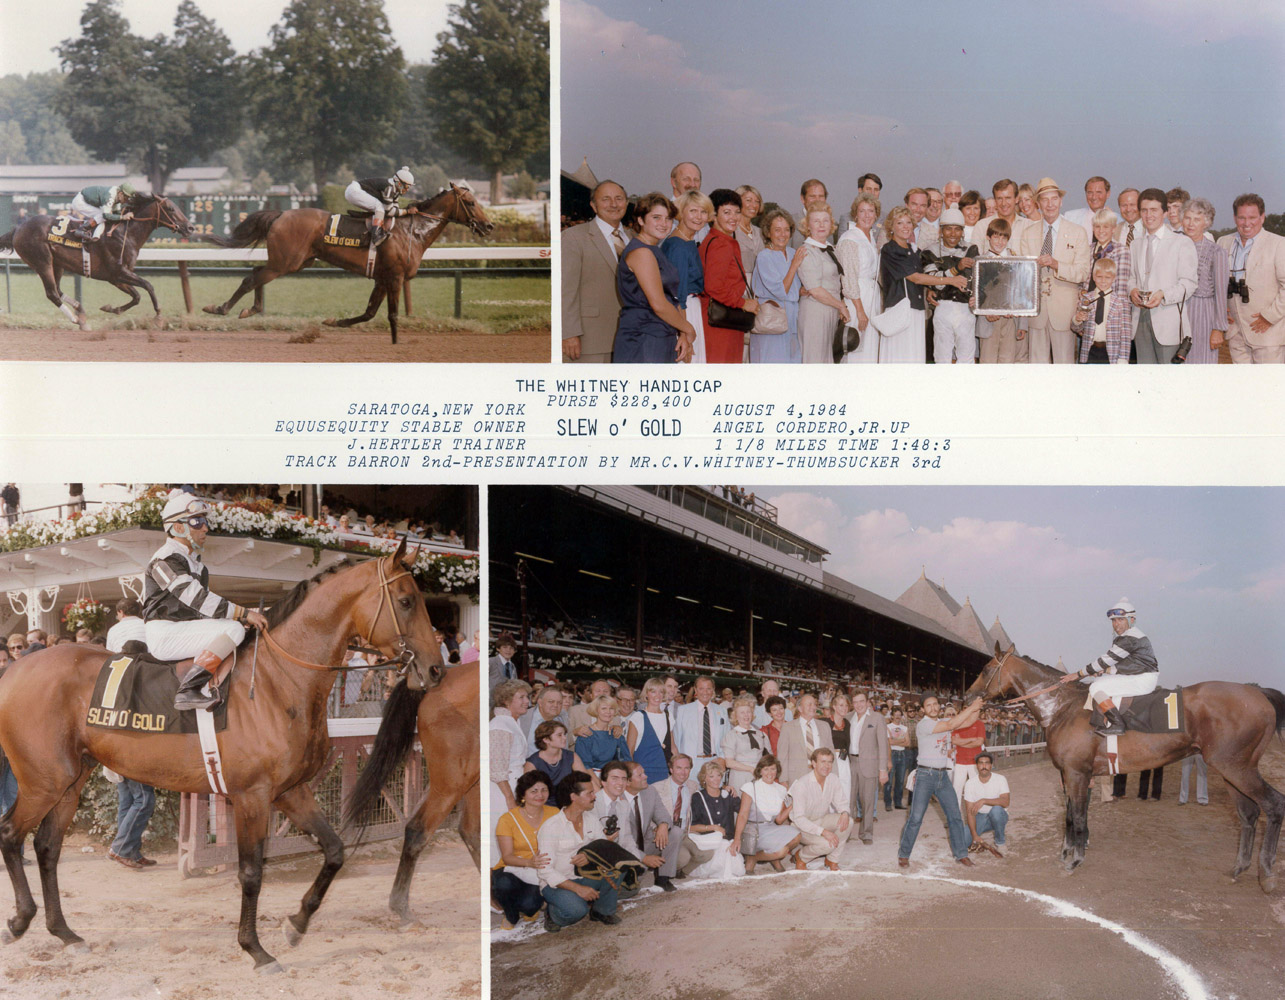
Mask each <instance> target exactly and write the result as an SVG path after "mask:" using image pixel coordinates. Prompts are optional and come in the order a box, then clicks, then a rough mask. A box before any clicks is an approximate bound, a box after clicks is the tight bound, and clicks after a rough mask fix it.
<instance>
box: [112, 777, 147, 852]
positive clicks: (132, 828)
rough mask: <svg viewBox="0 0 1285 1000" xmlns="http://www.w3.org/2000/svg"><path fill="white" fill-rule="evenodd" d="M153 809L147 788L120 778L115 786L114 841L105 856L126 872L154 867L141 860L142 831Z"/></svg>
mask: <svg viewBox="0 0 1285 1000" xmlns="http://www.w3.org/2000/svg"><path fill="white" fill-rule="evenodd" d="M155 808H156V792H155V790H153V788H152V786H151V785H144V784H142V783H141V782H137V781H131V780H130V779H129V778H122V779H121V782H120V784H118V785H117V786H116V839H115V840H113V841H112V846H111V847H110V848H108V850H107V856H108V857H109V858H111V859H112V860H113V861H116V862H118V863H120V864H122V865H124V866H125V867H126V868H133V869H139V868H150V867H151V866H152V865H154V864H156V862H155V861H153V860H152V859H151V858H145V857H143V831H144V830H146V829H147V823H148V821H149V820H150V819H151V818H152V811H153V810H154V809H155Z"/></svg>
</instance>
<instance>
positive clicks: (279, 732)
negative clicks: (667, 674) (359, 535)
mask: <svg viewBox="0 0 1285 1000" xmlns="http://www.w3.org/2000/svg"><path fill="white" fill-rule="evenodd" d="M413 560H414V552H413V551H412V552H410V553H408V552H407V551H406V541H405V539H403V540H402V542H401V544H400V545H399V546H398V547H397V551H396V552H395V553H394V554H393V555H391V556H381V557H380V558H378V559H371V560H369V561H368V562H365V563H362V564H360V565H358V566H352V567H349V568H346V569H344V570H341V571H339V572H336V573H333V574H331V575H324V574H323V576H322V577H320V578H318V579H317V580H315V581H311V582H305V583H303V584H300V585H299V586H298V587H296V588H295V591H294V592H292V593H291V594H290V595H288V596H287V597H286V598H285V599H283V600H282V601H280V602H278V603H277V604H276V605H274V607H273V608H272V609H271V610H270V611H269V612H268V613H267V618H268V623H269V630H268V631H267V632H265V633H263V635H262V636H261V638H263V639H264V642H263V643H261V644H258V645H257V647H256V649H255V652H254V654H253V655H254V665H253V669H247V668H248V667H250V656H251V654H250V652H249V651H248V648H247V647H248V646H249V644H250V643H252V642H254V641H255V640H254V639H252V638H247V639H246V641H245V643H243V644H242V647H241V649H240V651H239V656H240V659H241V661H242V662H241V666H240V668H239V669H236V670H234V671H233V674H232V680H231V688H230V691H229V696H228V713H227V729H226V730H224V732H223V733H222V734H221V736H220V739H219V743H220V747H221V752H222V764H223V766H222V770H223V779H224V782H225V784H226V786H227V789H228V797H229V798H230V799H231V802H232V811H233V815H234V818H235V824H236V840H237V855H238V876H239V879H240V882H241V922H240V927H239V929H238V932H237V940H238V941H239V942H240V944H241V947H242V948H244V949H245V950H246V951H247V952H248V953H249V954H250V955H251V957H252V958H253V959H254V964H255V968H256V969H257V970H259V971H265V972H278V971H280V969H281V967H280V966H279V965H278V964H277V963H276V961H275V960H274V959H273V957H272V956H271V955H270V954H268V952H267V951H265V950H264V948H263V946H262V945H261V944H260V943H259V934H258V930H257V928H256V922H257V916H258V902H259V890H260V886H261V884H262V881H263V853H264V844H265V841H266V840H267V836H268V819H269V813H270V809H271V807H273V806H275V807H276V808H277V809H280V810H281V811H282V812H283V813H285V815H286V816H287V817H289V818H290V820H292V821H293V822H294V824H295V826H297V827H298V828H299V829H300V830H302V831H303V832H304V833H306V834H309V835H310V836H312V837H314V838H315V839H316V840H317V841H318V842H319V843H320V845H321V848H322V851H323V852H324V854H325V861H324V863H323V864H322V867H321V871H320V872H319V873H318V875H317V877H316V880H315V881H314V882H313V884H312V886H311V888H310V889H309V890H308V892H307V893H306V894H305V896H304V897H303V901H302V904H301V906H300V908H299V912H298V913H296V914H294V915H293V916H290V917H287V918H286V923H285V924H283V929H284V930H285V933H286V936H287V938H288V939H289V940H291V941H292V942H293V941H297V940H298V937H299V936H300V935H302V934H303V933H304V932H305V931H307V929H308V922H309V920H310V919H311V918H312V915H313V914H314V913H315V912H316V910H317V908H318V907H319V906H320V905H321V901H322V898H323V897H324V896H325V893H326V889H327V888H328V887H329V885H330V883H331V881H332V880H333V879H334V877H335V873H336V872H338V871H339V869H340V867H341V866H342V865H343V861H344V848H343V841H342V840H341V839H340V837H339V835H338V834H337V833H336V832H335V831H334V830H333V829H332V828H331V826H330V824H329V822H327V820H326V818H325V816H324V815H323V814H322V812H321V810H320V808H319V807H318V806H317V802H316V800H315V799H314V798H313V794H312V790H311V788H310V787H309V784H308V783H309V781H310V780H311V779H312V778H314V777H315V776H316V775H317V773H318V772H319V771H320V770H321V768H322V766H323V765H324V763H325V761H326V757H327V753H328V749H329V745H330V738H329V735H328V733H327V728H326V701H327V696H328V694H329V692H330V689H331V687H332V685H333V684H334V679H335V673H334V671H335V669H336V667H337V666H338V665H340V664H342V663H343V660H344V651H345V649H346V647H347V645H348V642H349V639H350V638H351V637H352V636H354V635H359V636H363V637H365V639H366V640H367V641H368V642H369V644H370V645H372V646H374V647H375V648H376V649H378V650H379V651H380V652H381V653H383V654H384V655H385V656H390V657H400V658H401V660H402V661H403V663H404V664H405V667H406V669H407V672H408V675H409V674H410V673H412V672H413V673H414V674H415V675H416V677H417V682H418V683H420V684H422V685H424V686H432V685H436V684H438V683H440V681H441V678H442V670H443V667H442V657H441V652H440V649H439V646H438V644H437V642H436V640H435V639H434V636H433V626H432V623H431V622H430V621H429V617H428V611H427V609H426V608H425V605H424V601H423V599H422V598H421V596H420V593H419V589H418V588H417V587H416V585H415V582H414V580H413V578H412V577H411V572H410V566H411V565H412V564H413ZM102 663H103V651H102V649H101V648H95V647H87V646H77V645H75V644H71V643H67V644H63V645H59V646H54V647H51V648H49V649H47V650H43V651H41V652H38V653H35V654H33V655H31V656H27V657H24V658H23V659H22V660H21V662H18V663H15V664H13V665H11V666H10V667H9V669H8V670H7V671H6V672H5V674H4V676H3V677H0V744H2V745H3V747H4V751H5V753H6V754H7V755H8V757H9V761H10V764H11V765H12V767H13V771H14V774H15V775H16V776H17V779H18V799H17V801H16V802H15V803H14V805H13V807H12V808H11V809H10V810H9V812H7V813H6V814H5V816H4V817H3V819H2V820H0V851H2V852H3V855H4V861H5V866H6V867H7V868H8V869H9V878H10V879H11V880H12V882H13V890H14V901H15V913H14V916H13V917H12V918H10V920H9V921H8V925H7V928H6V929H5V930H4V932H3V933H2V934H0V940H3V941H4V942H6V943H7V942H10V941H13V940H15V939H17V938H19V937H21V936H22V934H23V933H24V932H25V931H26V930H27V927H28V925H29V924H30V923H31V919H32V917H33V916H34V915H35V912H36V904H35V901H34V900H33V899H32V896H31V890H30V888H29V887H28V885H27V876H26V874H25V873H24V872H23V869H22V860H21V858H20V857H19V855H18V850H19V847H20V845H21V844H22V841H23V838H24V837H25V836H26V835H27V834H28V833H29V832H31V831H32V830H33V829H34V830H36V838H35V846H36V858H37V861H38V862H39V866H40V881H41V886H42V888H43V890H44V899H45V926H46V927H48V929H49V932H50V933H51V934H53V935H54V936H55V937H57V938H59V939H61V940H62V941H63V943H64V944H65V945H68V946H73V947H74V948H75V949H76V950H79V951H84V950H87V948H86V947H85V945H84V942H83V940H82V938H80V936H79V935H77V934H75V933H74V932H73V931H72V930H71V929H70V928H69V927H68V926H67V922H66V920H65V919H64V917H63V913H62V904H61V901H60V899H59V896H58V855H59V853H60V851H61V849H62V841H63V835H64V834H65V832H66V829H67V827H68V826H69V825H70V823H71V820H72V817H73V816H74V815H75V812H76V804H77V801H78V799H79V798H80V791H81V788H82V787H83V786H84V784H85V781H86V780H87V779H88V777H89V774H90V771H92V770H93V768H94V766H95V762H101V763H102V764H104V765H106V766H107V767H110V768H111V769H112V770H114V771H117V772H119V773H120V774H123V775H124V776H125V777H127V778H133V779H134V780H136V781H141V782H144V783H146V784H149V785H154V786H156V787H159V788H168V789H172V790H174V791H179V792H194V793H198V794H206V793H208V792H209V791H210V785H209V783H208V781H207V778H206V772H205V767H204V765H203V763H202V754H201V747H200V743H199V741H198V738H197V737H196V736H195V735H191V736H186V735H169V734H148V735H140V734H137V733H132V732H122V731H118V730H107V729H100V728H91V727H89V726H87V725H86V722H85V719H86V714H87V711H88V709H89V707H90V699H91V697H92V694H93V690H94V683H95V679H96V678H97V675H98V672H99V668H100V667H101V666H102ZM330 665H334V666H330ZM252 683H253V687H252ZM252 693H253V695H254V696H253V697H251V694H252ZM476 724H477V723H476V719H474V726H476Z"/></svg>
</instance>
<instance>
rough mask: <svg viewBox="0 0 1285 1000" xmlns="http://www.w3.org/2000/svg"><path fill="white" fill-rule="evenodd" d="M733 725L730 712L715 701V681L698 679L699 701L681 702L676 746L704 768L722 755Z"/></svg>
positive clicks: (675, 724) (698, 766) (675, 733)
mask: <svg viewBox="0 0 1285 1000" xmlns="http://www.w3.org/2000/svg"><path fill="white" fill-rule="evenodd" d="M729 728H730V725H729V723H728V721H727V712H726V711H724V710H723V709H722V708H719V706H718V705H716V704H714V680H713V678H711V677H698V678H696V700H695V701H693V702H691V703H689V704H687V705H679V706H678V709H677V711H676V712H675V719H674V745H675V746H676V748H677V749H678V752H679V753H685V754H687V756H689V757H690V758H691V759H692V766H693V767H694V768H695V769H696V771H697V772H698V773H699V771H700V769H701V768H702V767H703V766H704V765H705V764H707V763H708V762H709V761H711V760H713V759H714V758H715V757H718V756H720V755H721V754H720V749H721V747H722V745H723V737H724V736H725V735H726V734H727V730H728V729H729Z"/></svg>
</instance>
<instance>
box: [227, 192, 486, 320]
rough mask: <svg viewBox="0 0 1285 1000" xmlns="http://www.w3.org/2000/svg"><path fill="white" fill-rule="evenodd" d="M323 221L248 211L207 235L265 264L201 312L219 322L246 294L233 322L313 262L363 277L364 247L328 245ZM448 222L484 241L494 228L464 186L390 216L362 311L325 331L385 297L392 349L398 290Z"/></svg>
mask: <svg viewBox="0 0 1285 1000" xmlns="http://www.w3.org/2000/svg"><path fill="white" fill-rule="evenodd" d="M330 215H331V213H329V212H327V211H325V210H324V209H320V208H294V209H289V210H288V211H284V212H280V211H270V212H255V213H254V214H253V215H250V216H247V217H246V218H245V220H244V221H242V222H241V223H240V224H238V225H237V227H236V229H234V230H233V231H232V235H231V236H226V237H224V236H212V237H207V239H208V240H209V241H210V242H212V243H216V244H218V245H219V246H221V247H252V246H255V245H257V244H259V243H266V244H267V248H268V262H267V264H265V265H264V266H263V267H256V268H255V269H254V270H253V271H252V272H250V274H249V275H247V276H246V278H245V280H244V281H242V282H241V284H240V286H239V287H238V288H237V290H236V291H235V292H233V293H232V297H231V298H230V299H228V300H227V301H226V302H224V303H223V305H221V306H206V307H205V311H206V312H207V313H213V314H214V315H216V316H226V315H227V313H228V310H230V309H231V308H232V307H233V306H234V305H235V304H236V302H237V300H238V299H240V298H241V296H243V295H244V294H245V293H246V292H251V291H252V292H254V305H253V306H250V307H249V308H246V309H242V310H241V314H240V318H241V319H245V318H246V317H247V316H254V315H255V314H257V313H260V312H262V311H263V292H262V288H263V286H264V285H266V284H267V283H268V282H269V281H273V280H274V279H276V278H279V277H281V276H282V275H283V274H294V273H295V272H296V271H298V270H301V269H302V268H304V267H307V266H308V265H309V264H311V263H312V262H313V261H314V260H324V261H325V262H326V263H328V264H334V265H336V266H338V267H342V268H343V269H344V270H346V271H353V272H355V273H357V274H365V273H366V263H367V258H368V255H369V245H366V246H336V245H332V244H328V243H326V242H325V236H326V229H327V226H328V223H329V219H330ZM449 222H458V223H460V224H461V225H465V226H468V227H469V228H470V229H471V230H473V232H474V233H476V234H477V235H478V236H486V235H488V234H489V233H490V232H491V230H492V229H494V228H495V227H494V226H493V225H492V224H491V222H490V220H488V219H487V217H486V213H485V212H483V211H482V206H481V205H479V204H478V203H477V199H476V198H474V197H473V192H472V191H471V190H470V189H469V188H468V187H467V186H466V185H455V184H452V185H450V186H449V187H447V188H446V189H445V190H443V191H439V192H438V193H437V194H435V195H434V196H433V197H432V198H428V199H426V200H424V201H420V202H416V203H415V204H413V205H411V206H410V207H409V208H408V209H406V212H405V213H404V214H403V215H401V216H398V218H397V224H396V225H395V226H394V227H393V231H392V233H391V234H390V235H389V237H388V239H386V240H384V242H383V243H382V244H381V245H380V247H379V249H378V250H377V251H376V252H375V269H374V273H373V274H372V275H371V277H373V278H374V280H375V290H374V291H373V292H371V293H370V301H369V302H368V303H367V304H366V311H365V312H364V313H362V314H361V315H360V316H353V317H351V318H350V319H333V320H326V325H327V326H353V325H354V324H357V323H365V322H366V321H367V320H369V319H372V318H373V317H374V315H375V313H377V312H378V311H379V306H380V303H381V302H383V301H384V298H385V296H387V298H388V326H389V329H390V330H391V332H392V337H393V343H394V344H395V343H397V308H398V300H399V299H400V298H401V294H402V289H403V287H404V286H405V284H406V282H408V281H410V280H411V279H412V278H414V277H415V275H416V273H417V272H418V271H419V264H420V260H421V259H422V258H423V256H424V251H425V250H426V249H428V247H429V246H431V245H432V243H433V242H434V241H435V240H436V239H437V238H438V237H439V236H441V235H442V232H443V230H445V229H446V225H447V223H449Z"/></svg>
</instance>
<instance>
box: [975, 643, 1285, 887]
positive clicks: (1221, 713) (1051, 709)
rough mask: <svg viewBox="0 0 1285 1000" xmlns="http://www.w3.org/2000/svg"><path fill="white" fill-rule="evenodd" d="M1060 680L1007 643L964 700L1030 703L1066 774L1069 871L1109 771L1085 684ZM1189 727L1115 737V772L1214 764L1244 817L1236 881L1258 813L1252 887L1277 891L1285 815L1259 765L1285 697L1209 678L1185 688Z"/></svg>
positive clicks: (1284, 725)
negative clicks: (1098, 782)
mask: <svg viewBox="0 0 1285 1000" xmlns="http://www.w3.org/2000/svg"><path fill="white" fill-rule="evenodd" d="M1069 676H1073V675H1067V674H1063V673H1062V672H1061V671H1058V670H1054V669H1053V668H1052V667H1046V666H1044V665H1042V664H1038V663H1032V662H1030V661H1029V660H1025V659H1023V658H1022V657H1020V656H1018V655H1017V654H1016V653H1015V652H1014V651H1013V647H1012V646H1010V647H1009V649H1008V651H1007V652H1001V650H1000V648H999V644H998V643H997V644H996V646H995V655H994V656H993V657H992V658H991V660H990V662H989V663H987V664H986V666H985V667H984V668H983V669H982V672H981V674H980V675H979V676H978V678H977V680H975V681H974V682H973V685H972V687H970V688H969V689H968V692H967V693H966V694H965V695H964V699H965V701H969V700H971V699H972V698H974V697H981V698H985V699H987V700H988V701H990V700H996V699H1000V698H1008V697H1012V698H1014V699H1016V700H1021V701H1026V702H1027V703H1029V705H1030V709H1031V713H1032V714H1033V715H1034V716H1035V718H1036V719H1037V720H1038V721H1039V724H1040V725H1041V726H1042V727H1043V728H1044V730H1045V732H1046V733H1047V734H1048V736H1047V738H1048V752H1049V758H1050V759H1051V760H1052V761H1053V764H1054V765H1055V766H1056V767H1057V769H1058V770H1059V771H1061V772H1062V786H1063V788H1064V789H1065V791H1066V832H1065V836H1064V837H1063V841H1062V862H1063V864H1064V865H1065V867H1066V870H1067V871H1068V872H1070V871H1074V870H1075V869H1076V868H1078V867H1079V866H1080V864H1082V863H1083V861H1084V851H1085V848H1086V847H1087V846H1088V840H1089V823H1088V817H1089V786H1090V783H1091V780H1092V778H1093V777H1094V776H1095V775H1103V774H1108V773H1110V769H1109V767H1108V761H1107V757H1106V739H1105V737H1102V736H1099V735H1098V734H1097V733H1095V732H1094V731H1093V730H1092V729H1091V728H1090V727H1089V710H1088V709H1087V708H1085V700H1086V697H1087V692H1086V688H1085V686H1084V685H1082V684H1079V683H1067V678H1068V677H1069ZM1182 697H1183V706H1184V712H1185V720H1184V721H1185V726H1186V728H1185V730H1184V731H1183V732H1175V733H1142V732H1136V731H1130V732H1126V733H1125V734H1124V735H1122V736H1121V737H1120V741H1119V756H1118V763H1119V770H1120V772H1121V773H1129V772H1132V771H1145V770H1148V769H1149V768H1157V767H1163V766H1164V765H1165V764H1168V763H1171V762H1172V761H1175V760H1181V759H1182V758H1183V757H1190V756H1191V755H1193V754H1195V753H1201V754H1204V757H1205V762H1206V763H1207V764H1209V766H1210V767H1213V768H1215V769H1216V770H1217V771H1218V773H1219V774H1221V775H1222V776H1223V779H1224V780H1225V781H1226V782H1227V784H1228V785H1229V786H1230V787H1231V789H1232V792H1233V794H1234V797H1235V800H1236V812H1237V813H1238V814H1239V815H1240V850H1239V852H1238V853H1237V855H1236V865H1235V867H1234V868H1233V869H1232V872H1231V877H1232V879H1233V880H1235V879H1237V878H1239V877H1240V875H1241V874H1242V873H1243V872H1245V871H1247V870H1248V869H1249V867H1250V865H1251V864H1252V863H1253V850H1254V833H1255V827H1256V825H1257V822H1258V816H1259V813H1260V812H1261V813H1263V814H1265V815H1266V817H1267V830H1266V832H1265V834H1264V836H1263V844H1262V848H1261V849H1260V850H1259V854H1258V883H1259V885H1260V886H1261V887H1262V889H1263V891H1264V892H1271V891H1272V890H1273V889H1274V888H1275V887H1276V876H1275V875H1274V874H1272V865H1273V864H1274V863H1275V860H1276V846H1277V842H1278V841H1279V839H1280V833H1281V821H1282V819H1285V795H1282V794H1281V793H1280V792H1279V791H1277V790H1276V789H1275V788H1273V787H1272V786H1271V785H1269V784H1268V783H1267V782H1266V781H1265V780H1264V779H1263V776H1262V774H1260V773H1259V770H1258V761H1259V758H1261V757H1262V755H1263V752H1264V751H1265V750H1266V749H1267V745H1268V743H1270V742H1271V739H1272V736H1273V734H1275V733H1277V732H1280V731H1281V730H1285V694H1282V693H1281V692H1280V691H1277V690H1274V689H1272V688H1263V687H1259V686H1258V685H1256V684H1236V683H1232V682H1229V681H1205V682H1202V683H1200V684H1192V685H1191V686H1190V687H1185V688H1183V691H1182Z"/></svg>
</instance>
